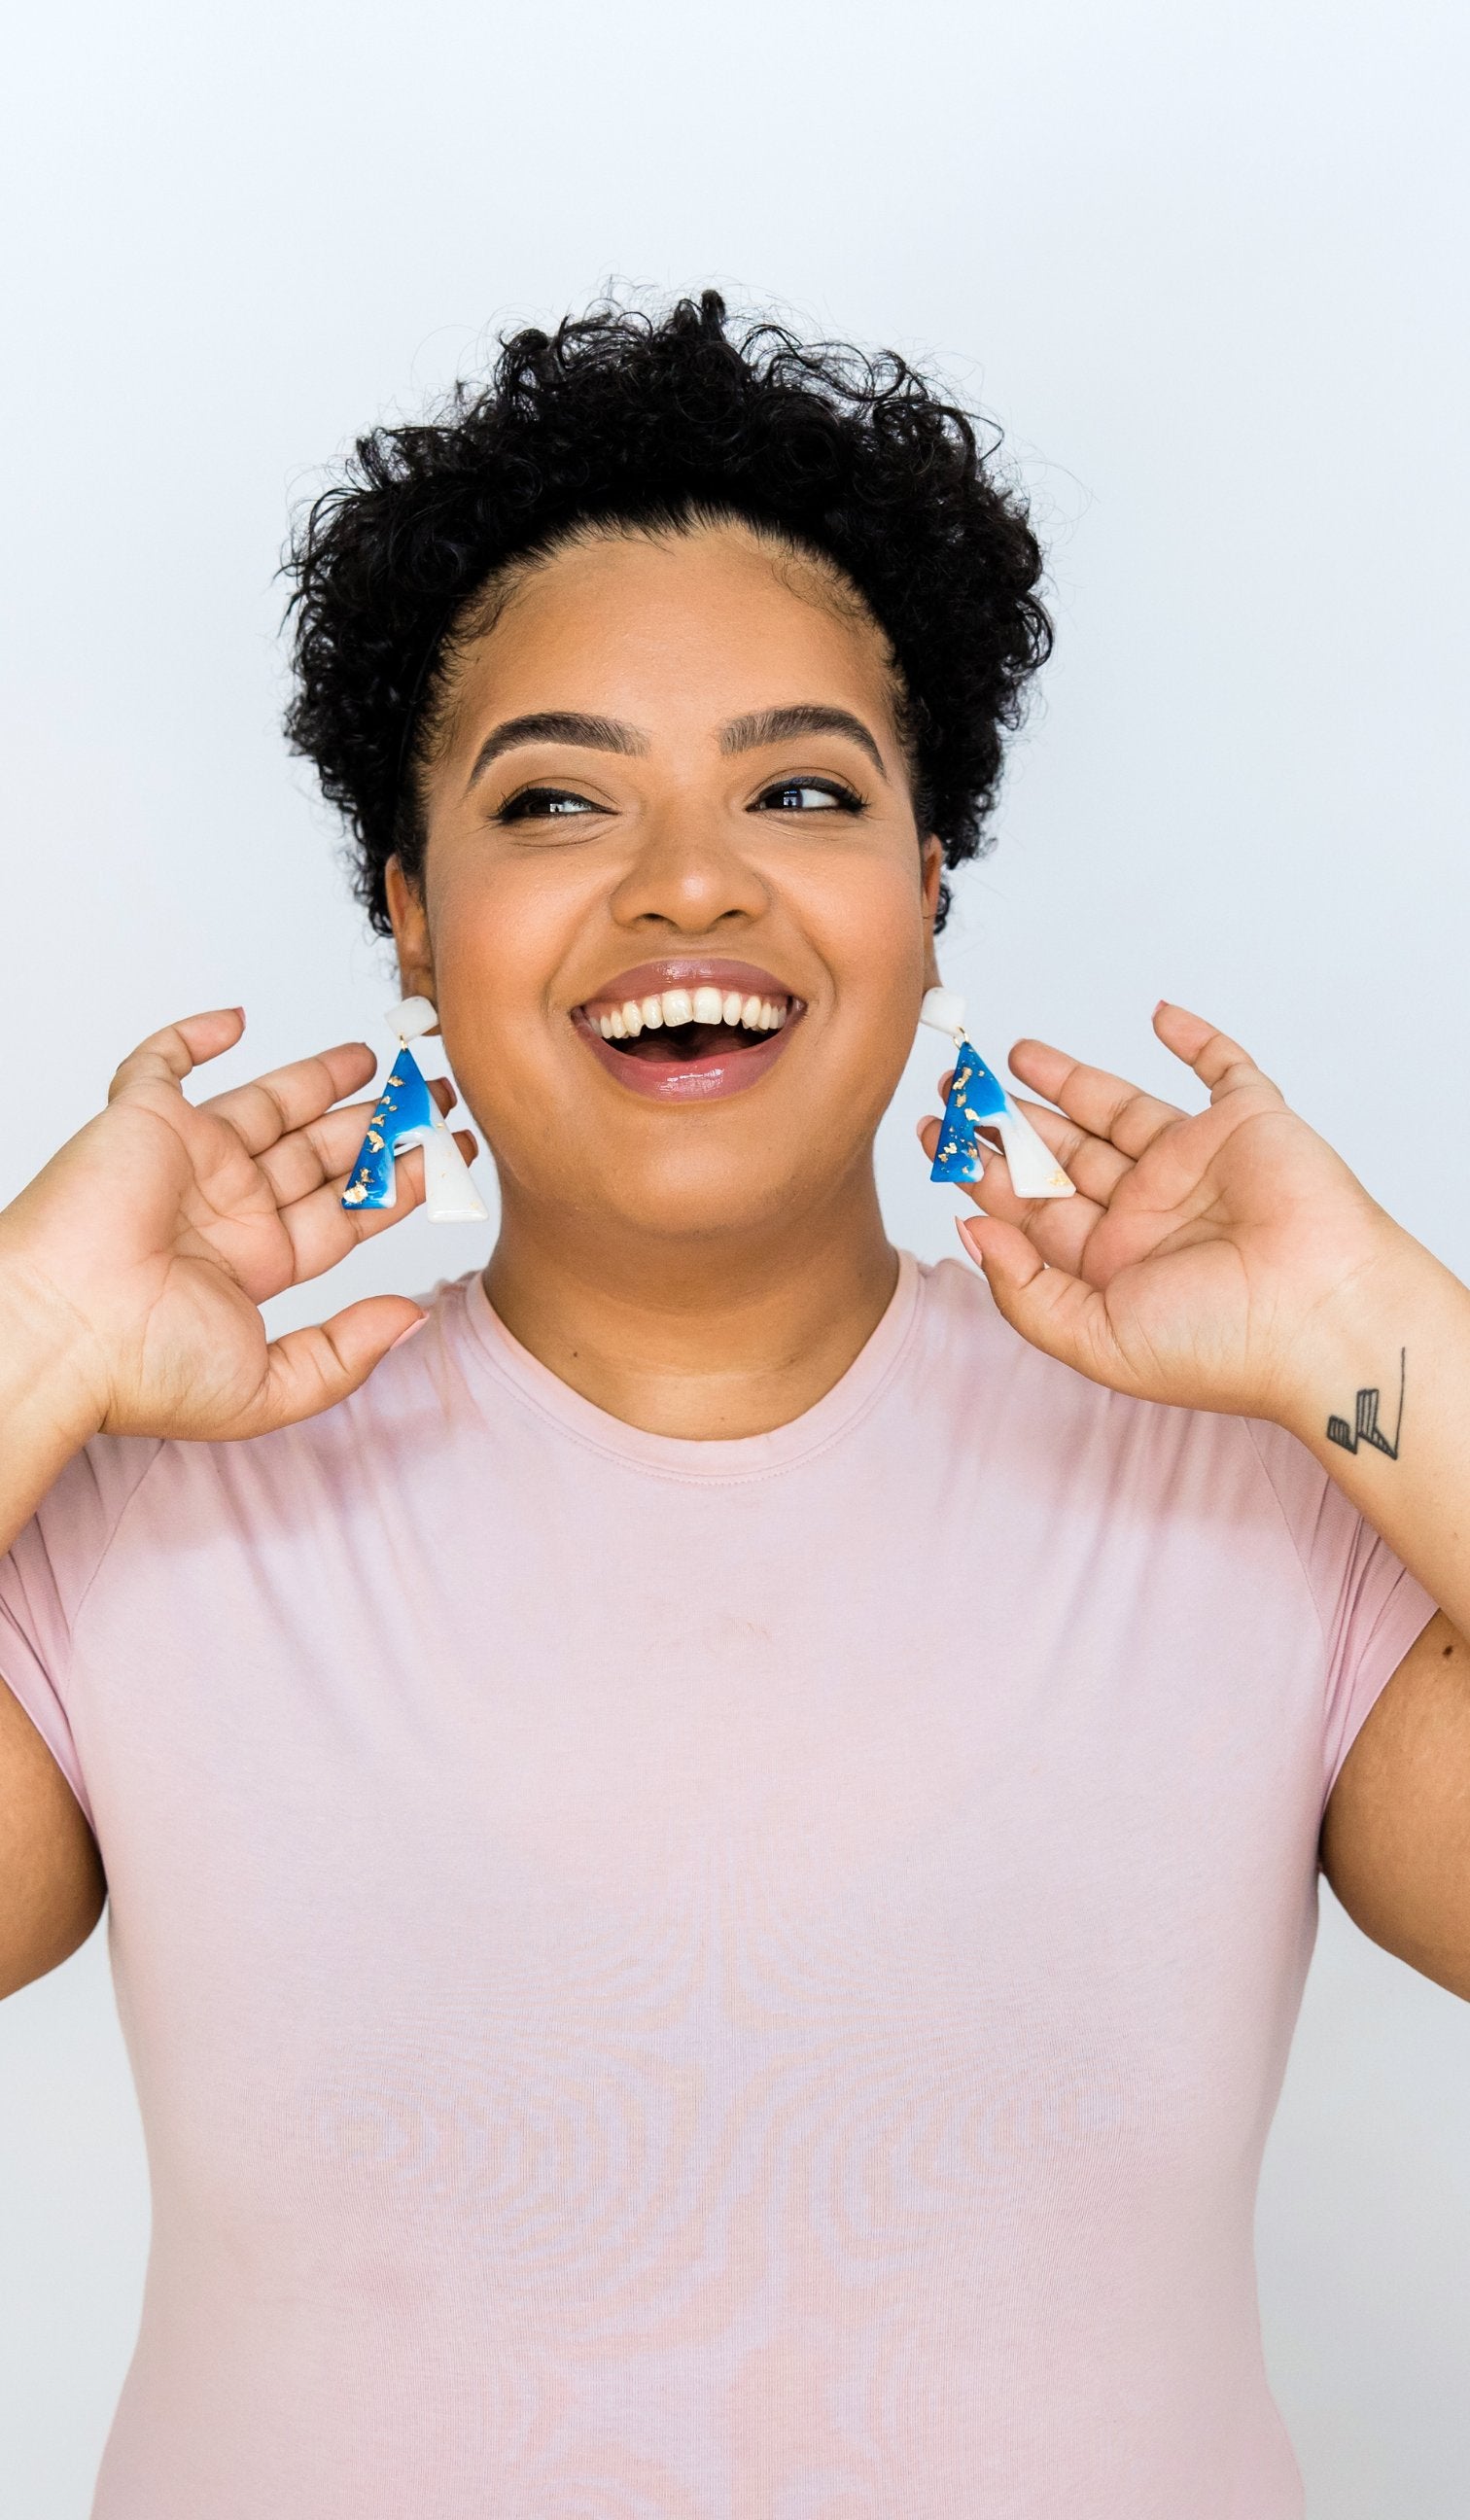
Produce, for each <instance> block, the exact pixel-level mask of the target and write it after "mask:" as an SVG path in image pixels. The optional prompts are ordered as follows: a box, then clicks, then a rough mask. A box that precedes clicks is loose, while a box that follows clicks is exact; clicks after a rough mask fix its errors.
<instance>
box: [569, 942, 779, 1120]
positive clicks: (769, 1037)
mask: <svg viewBox="0 0 1470 2520" xmlns="http://www.w3.org/2000/svg"><path fill="white" fill-rule="evenodd" d="M698 988H707V989H738V990H739V992H740V995H741V997H742V998H754V997H758V998H781V999H784V1001H785V1003H786V1010H787V1012H786V1020H785V1022H784V1023H783V1024H782V1026H781V1028H780V1032H768V1033H757V1034H754V1035H752V1038H751V1043H750V1048H749V1049H748V1050H715V1051H709V1052H707V1053H706V1055H705V1057H702V1058H690V1060H689V1061H688V1063H687V1064H686V1065H684V1066H676V1065H675V1064H674V1062H673V1061H672V1060H670V1061H668V1062H660V1063H659V1064H658V1065H656V1066H655V1065H654V1064H653V1063H652V1062H651V1061H649V1060H647V1059H643V1058H629V1057H627V1056H626V1055H625V1054H624V1053H623V1052H622V1051H620V1050H619V1049H618V1047H617V1044H616V1043H615V1042H611V1041H604V1040H603V1039H602V1036H601V1033H600V1032H599V1030H598V1027H597V1025H596V1024H595V1023H593V1022H591V1021H590V1019H589V1017H588V1014H587V1009H588V1008H589V1007H607V1008H609V1009H610V1008H612V1007H620V1006H621V1005H622V1004H623V1002H624V1000H625V999H627V998H648V997H652V996H654V995H656V994H658V993H660V992H662V991H663V990H664V989H690V990H693V989H698ZM805 1012H806V1001H805V999H803V998H798V997H797V996H796V995H795V993H794V992H793V991H792V990H790V989H788V988H786V987H785V985H784V984H783V982H781V981H780V980H778V979H777V977H776V975H775V973H774V972H772V971H767V970H765V969H763V968H762V967H761V966H760V965H759V964H757V963H734V962H730V961H728V960H726V959H725V958H724V957H723V956H720V955H713V954H708V955H707V954H699V955H694V954H676V955H670V956H669V957H668V958H667V959H666V960H661V961H659V962H656V963H635V964H633V965H632V966H631V967H630V968H629V969H628V970H626V971H619V973H618V974H617V976H616V978H615V979H613V980H609V981H608V982H607V984H606V985H605V987H603V988H601V989H598V990H596V991H595V992H594V993H593V994H592V995H591V996H590V997H587V998H584V999H583V1001H582V1004H581V1005H580V1006H578V1007H573V1009H572V1011H571V1020H572V1030H573V1031H574V1032H575V1033H576V1034H577V1035H578V1037H579V1039H580V1040H582V1041H585V1043H586V1044H587V1047H588V1049H589V1050H590V1051H591V1052H592V1055H593V1057H594V1058H595V1059H596V1060H597V1062H598V1064H599V1066H600V1067H603V1068H605V1069H606V1071H607V1074H608V1075H609V1076H610V1077H612V1078H614V1079H615V1081H616V1082H617V1083H618V1084H619V1085H621V1086H622V1087H624V1089H625V1090H626V1091H627V1092H628V1093H630V1094H639V1095H642V1097H643V1099H644V1101H645V1102H721V1101H723V1100H724V1098H725V1097H726V1096H727V1095H730V1094H742V1093H744V1092H745V1090H746V1088H747V1087H749V1086H752V1085H758V1084H759V1083H760V1080H761V1078H762V1077H763V1076H764V1075H766V1073H767V1072H768V1070H769V1069H770V1068H772V1067H773V1066H774V1065H775V1063H776V1061H777V1059H778V1058H780V1055H781V1052H782V1051H783V1050H784V1049H785V1046H786V1044H787V1042H788V1041H789V1040H790V1037H791V1035H792V1033H793V1032H794V1031H795V1029H796V1027H797V1025H798V1023H799V1022H800V1020H801V1018H802V1016H803V1014H804V1013H805Z"/></svg>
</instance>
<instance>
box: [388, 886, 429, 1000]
mask: <svg viewBox="0 0 1470 2520" xmlns="http://www.w3.org/2000/svg"><path fill="white" fill-rule="evenodd" d="M383 892H384V894H385V896H386V899H387V905H388V917H389V918H390V919H391V921H392V922H393V941H394V943H395V945H396V946H397V948H398V977H399V980H400V982H401V983H402V987H403V994H404V996H405V997H406V998H427V999H428V1000H429V1001H430V1002H431V1004H433V1005H435V1006H437V1004H438V995H437V992H436V990H435V988H434V958H433V949H432V947H431V945H430V943H429V937H428V914H427V911H426V910H425V908H424V903H423V892H422V890H421V888H420V886H419V885H418V884H416V883H415V882H414V880H413V878H412V877H410V876H408V875H406V874H405V873H404V869H403V863H402V860H401V859H400V858H398V857H397V856H394V857H390V858H389V860H388V862H387V865H386V866H385V867H384V869H383Z"/></svg>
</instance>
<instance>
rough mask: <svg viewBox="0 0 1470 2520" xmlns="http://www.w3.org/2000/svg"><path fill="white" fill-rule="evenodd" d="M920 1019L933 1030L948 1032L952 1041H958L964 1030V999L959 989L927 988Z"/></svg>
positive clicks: (919, 1014)
mask: <svg viewBox="0 0 1470 2520" xmlns="http://www.w3.org/2000/svg"><path fill="white" fill-rule="evenodd" d="M918 1019H919V1022H920V1023H921V1024H928V1025H929V1027H930V1029H931V1030H932V1031H934V1032H947V1033H948V1034H949V1036H950V1039H951V1040H952V1041H958V1037H959V1035H960V1034H961V1033H962V1032H963V1030H964V1000H963V998H962V997H961V996H960V994H959V991H958V989H926V990H925V991H924V1002H923V1005H922V1006H921V1007H920V1008H919V1011H918Z"/></svg>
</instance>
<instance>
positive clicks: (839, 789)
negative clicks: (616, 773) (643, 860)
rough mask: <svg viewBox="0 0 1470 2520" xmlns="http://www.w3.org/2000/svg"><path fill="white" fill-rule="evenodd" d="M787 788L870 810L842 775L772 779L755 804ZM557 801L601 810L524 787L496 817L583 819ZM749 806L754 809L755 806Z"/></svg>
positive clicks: (846, 808)
mask: <svg viewBox="0 0 1470 2520" xmlns="http://www.w3.org/2000/svg"><path fill="white" fill-rule="evenodd" d="M784 787H815V788H817V789H818V790H819V792H820V793H821V794H822V795H824V796H830V797H831V798H832V800H833V802H834V804H835V806H836V808H837V811H838V812H839V813H843V814H866V813H867V811H868V805H867V801H866V799H865V798H864V797H862V796H860V795H859V794H858V792H857V790H856V788H853V787H846V786H844V784H843V782H842V781H841V780H840V779H803V778H798V777H792V778H786V779H773V780H772V781H771V783H770V786H769V787H763V788H762V789H761V792H760V796H759V797H757V799H756V805H757V806H759V805H760V804H761V803H762V802H763V801H764V799H765V798H766V797H767V796H775V795H779V794H780V790H781V789H782V788H784ZM557 804H569V805H574V806H577V807H579V808H581V809H582V811H584V812H588V813H594V814H595V813H597V812H598V811H599V808H598V807H597V806H596V805H593V804H592V803H591V802H590V800H589V799H588V798H587V797H586V796H579V795H578V794H577V791H576V789H575V788H574V787H522V788H520V789H519V790H518V791H517V793H516V794H515V795H513V796H508V797H507V799H506V801H505V803H504V804H503V805H502V807H501V809H500V812H499V813H498V814H497V816H496V818H495V819H496V821H497V822H499V823H523V822H527V821H529V820H530V819H531V817H532V816H533V815H535V814H537V813H538V812H539V813H541V814H543V815H544V816H545V818H546V820H547V821H548V822H557V821H565V822H568V823H574V822H577V821H579V820H580V819H581V815H580V813H569V814H565V815H558V814H556V813H555V812H554V811H553V810H552V809H553V807H554V806H555V805H557ZM748 810H750V811H752V812H753V811H754V810H755V807H751V808H749V809H748ZM775 810H776V811H778V812H782V813H793V812H795V813H799V812H802V811H805V810H806V809H805V808H803V807H800V806H790V805H787V806H780V807H778V808H776V809H775Z"/></svg>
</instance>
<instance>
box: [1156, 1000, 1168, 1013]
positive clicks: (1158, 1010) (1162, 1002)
mask: <svg viewBox="0 0 1470 2520" xmlns="http://www.w3.org/2000/svg"><path fill="white" fill-rule="evenodd" d="M1168 1004H1169V1000H1168V999H1167V998H1160V1000H1159V1003H1158V1005H1157V1006H1156V1007H1155V1008H1154V1013H1155V1014H1156V1015H1161V1014H1162V1013H1163V1012H1164V1009H1165V1008H1166V1007H1167V1006H1168Z"/></svg>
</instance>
